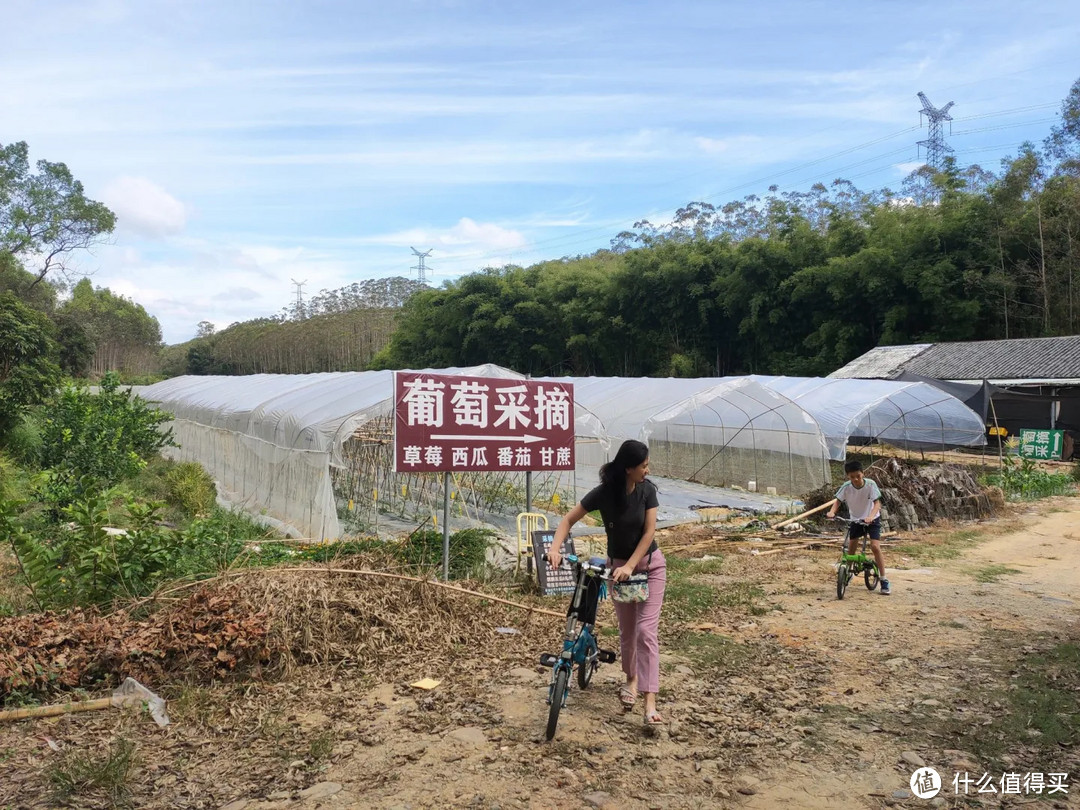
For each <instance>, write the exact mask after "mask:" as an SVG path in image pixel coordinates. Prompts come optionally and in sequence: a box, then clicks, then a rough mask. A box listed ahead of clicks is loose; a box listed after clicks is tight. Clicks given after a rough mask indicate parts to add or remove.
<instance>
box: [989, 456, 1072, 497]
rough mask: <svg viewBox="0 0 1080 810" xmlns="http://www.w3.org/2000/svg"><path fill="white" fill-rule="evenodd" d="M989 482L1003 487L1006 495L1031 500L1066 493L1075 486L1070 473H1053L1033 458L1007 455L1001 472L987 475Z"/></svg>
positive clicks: (1002, 462) (1003, 460)
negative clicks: (1017, 458) (1043, 468)
mask: <svg viewBox="0 0 1080 810" xmlns="http://www.w3.org/2000/svg"><path fill="white" fill-rule="evenodd" d="M986 480H987V483H989V484H992V485H994V486H999V487H1001V490H1002V492H1004V493H1005V497H1006V498H1009V499H1011V500H1022V501H1030V500H1035V499H1037V498H1049V497H1050V496H1051V495H1065V494H1067V493H1068V492H1070V491H1071V490H1072V488H1073V478H1072V476H1070V475H1064V474H1053V473H1048V472H1045V471H1044V470H1041V469H1039V467H1038V465H1037V464H1036V463H1035V461H1034V460H1033V459H1030V458H1022V459H1020V461H1019V463H1018V462H1017V461H1016V459H1015V458H1012V457H1010V456H1006V457H1005V458H1003V459H1002V461H1001V472H999V473H994V474H991V475H988V476H986Z"/></svg>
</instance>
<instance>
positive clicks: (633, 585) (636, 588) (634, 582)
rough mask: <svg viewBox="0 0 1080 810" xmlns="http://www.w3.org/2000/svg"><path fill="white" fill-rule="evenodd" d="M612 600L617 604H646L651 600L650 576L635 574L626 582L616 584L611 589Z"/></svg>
mask: <svg viewBox="0 0 1080 810" xmlns="http://www.w3.org/2000/svg"><path fill="white" fill-rule="evenodd" d="M611 598H612V599H613V600H614V601H616V602H644V601H646V600H648V598H649V575H648V574H647V573H646V574H635V575H634V576H632V577H630V579H628V580H626V581H625V582H616V583H614V585H613V586H612V588H611Z"/></svg>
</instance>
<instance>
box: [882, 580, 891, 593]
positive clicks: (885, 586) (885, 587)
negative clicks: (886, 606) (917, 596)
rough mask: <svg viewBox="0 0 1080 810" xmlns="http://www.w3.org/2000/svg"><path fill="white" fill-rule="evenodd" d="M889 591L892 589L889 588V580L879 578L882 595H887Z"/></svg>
mask: <svg viewBox="0 0 1080 810" xmlns="http://www.w3.org/2000/svg"><path fill="white" fill-rule="evenodd" d="M891 593H892V591H890V590H889V580H887V579H883V580H881V595H882V596H888V595H889V594H891Z"/></svg>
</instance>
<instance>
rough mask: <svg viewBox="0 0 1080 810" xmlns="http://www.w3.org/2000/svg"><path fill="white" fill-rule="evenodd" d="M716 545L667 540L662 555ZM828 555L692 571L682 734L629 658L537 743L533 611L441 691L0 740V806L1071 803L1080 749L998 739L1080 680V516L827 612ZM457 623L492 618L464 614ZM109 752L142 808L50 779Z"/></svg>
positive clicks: (220, 697)
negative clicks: (649, 713)
mask: <svg viewBox="0 0 1080 810" xmlns="http://www.w3.org/2000/svg"><path fill="white" fill-rule="evenodd" d="M704 531H706V529H705V528H703V527H687V528H684V529H674V530H670V531H669V532H668V533H667V537H666V538H664V540H662V542H664V541H665V540H666V541H670V542H673V543H676V542H677V543H685V542H686V541H687V540H688V539H689V538H691V536H692V535H693V534H694V532H704ZM835 556H836V551H835V550H834V549H831V548H826V549H824V550H808V549H798V550H793V551H790V552H784V553H781V554H776V555H771V556H758V557H755V556H751V555H749V554H745V553H728V554H727V555H726V556H725V557H724V559H723V560H716V559H714V560H708V559H706V560H705V561H704V562H699V563H693V564H690V566H689V567H688V568H687V569H686V570H685V572H684V573H683V575H682V577H683V578H682V580H681V581H680V587H679V588H677V589H674V590H673V593H672V597H671V598H672V602H671V606H670V607H671V609H670V611H668V612H667V613H666V614H665V619H664V621H663V638H662V648H663V650H664V655H663V673H662V691H661V696H660V709H661V711H662V712H663V713H664V715H665V717H666V718H667V719H668V721H669V722H668V724H667V726H665V727H664V728H663V729H662V730H661V731H659V732H658V733H652V734H649V733H646V730H645V729H644V728H643V727H642V723H641V716H640V713H638V712H634V713H632V714H627V715H624V714H622V712H621V711H620V708H619V703H618V699H617V695H616V688H617V685H618V683H619V682H620V681H621V677H622V676H621V672H620V670H619V665H618V664H615V665H608V666H604V667H602V668H601V669H600V671H599V673H598V674H597V676H596V678H595V679H594V681H593V684H592V686H591V687H590V688H589V689H588V690H587V691H584V692H582V691H579V690H577V688H576V684H575V688H574V689H573V691H572V692H571V703H570V705H568V706H567V708H566V709H565V710H564V711H563V713H562V716H561V719H560V723H559V729H558V734H557V736H556V739H555V740H554V741H553V742H551V743H547V742H544V740H543V732H544V725H545V722H546V719H547V707H546V705H545V703H544V698H545V695H546V690H547V676H546V675H545V674H544V673H543V672H542V671H540V669H539V668H538V667H537V666H536V663H537V657H538V656H539V654H540V653H541V652H544V651H545V650H548V651H549V650H552V649H553V648H554V647H555V646H556V644H557V641H558V639H559V636H560V632H561V622H560V621H559V620H558V619H555V618H548V619H544V620H542V621H541V620H539V619H537V618H535V617H534V618H533V619H532V620H530V621H525V620H522V621H521V622H520V623H519V624H518V625H516V626H514V629H517V630H519V633H517V634H516V635H506V634H504V633H498V632H496V630H495V627H494V626H493V627H492V628H491V630H492V632H491V641H490V644H489V646H488V647H487V648H486V649H480V648H476V647H475V646H468V647H466V646H464V645H458V646H454V643H453V639H449V640H448V642H447V643H448V644H449V645H450V646H451V647H452V650H451V652H452V657H453V665H452V667H451V668H450V669H449V670H448V671H447V670H446V669H445V668H444V670H443V671H442V674H441V680H442V682H441V684H440V685H439V686H438V687H436V688H435V689H433V690H431V691H423V690H419V689H415V688H413V687H410V686H409V684H410V683H412V682H414V681H416V680H417V679H419V678H422V677H425V676H427V675H431V674H433V673H432V672H430V671H426V670H425V666H424V664H423V663H420V664H418V665H414V666H413V667H411V668H410V669H409V670H408V671H401V672H399V673H397V674H396V675H394V677H390V678H386V677H384V678H375V677H373V676H372V675H371V674H369V673H367V672H366V671H365V668H364V665H363V661H351V662H349V663H348V664H347V665H342V666H337V667H327V666H322V667H314V666H309V667H304V668H301V669H300V670H298V671H296V672H295V673H294V674H293V675H292V676H291V677H290V678H289V679H288V680H286V681H280V682H277V683H260V682H249V683H224V684H218V685H214V686H211V687H199V686H187V687H183V686H177V685H169V684H149V686H151V688H154V689H155V690H156V691H158V692H159V693H161V694H163V695H164V696H166V697H167V698H169V701H170V702H169V711H170V714H171V715H172V718H173V720H174V724H173V725H172V726H170V727H169V728H168V729H166V730H160V729H158V728H157V727H156V726H155V725H154V724H153V723H152V722H151V721H150V720H149V719H148V718H147V717H145V716H141V715H140V714H139V713H137V712H130V711H107V712H98V713H86V714H78V715H69V716H64V717H59V718H51V719H44V720H37V721H23V722H19V723H15V724H9V725H5V726H0V807H11V808H16V807H17V808H24V807H25V808H45V807H63V806H69V807H109V806H123V803H124V802H125V801H126V803H127V805H128V806H133V807H147V808H166V807H168V808H222V807H227V808H229V810H241V808H242V810H271V809H274V810H278V809H280V810H285V809H286V808H316V807H325V808H353V807H355V808H427V807H476V808H488V809H489V810H492V809H493V808H496V807H498V808H503V809H504V810H505V808H518V807H521V808H525V807H528V808H582V807H609V808H630V809H633V808H746V809H747V810H758V809H760V810H765V809H766V808H770V809H771V808H780V807H787V808H807V809H808V810H814V809H815V808H880V807H884V806H899V807H930V806H940V807H972V806H985V807H1002V806H1004V807H1011V806H1020V805H1021V804H1025V803H1030V802H1032V801H1035V797H1034V796H1031V795H1029V796H1026V797H1025V796H1022V795H1021V796H1011V795H1010V796H1002V795H999V794H993V795H991V794H988V793H983V794H981V795H980V794H976V793H975V792H974V789H971V793H969V795H968V796H966V797H965V796H962V795H961V796H957V795H954V791H953V786H952V778H953V774H954V773H958V772H964V773H971V775H972V776H973V777H980V776H982V775H983V773H990V774H991V775H993V776H995V777H1000V776H1002V775H1003V774H1004V773H1005V772H1006V771H1016V772H1019V773H1030V772H1035V771H1038V772H1041V773H1044V774H1049V773H1051V772H1067V773H1069V777H1068V782H1069V783H1070V789H1069V793H1068V794H1062V793H1060V792H1059V793H1057V794H1056V795H1054V796H1052V797H1048V796H1045V795H1043V796H1041V797H1039V799H1040V800H1039V802H1038V804H1037V805H1036V806H1038V807H1048V808H1049V807H1057V808H1063V807H1080V752H1078V749H1077V743H1078V742H1080V741H1078V740H1076V739H1065V740H1063V741H1060V742H1058V743H1055V744H1053V745H1052V746H1049V747H1048V746H1047V745H1043V744H1042V741H1041V740H1040V739H1039V738H1038V735H1034V734H1031V733H1030V732H1024V733H1019V732H1018V733H1017V734H1016V736H1015V738H1010V737H1008V734H1009V733H1011V731H1010V728H1011V727H1009V726H1007V725H1002V723H1003V722H1004V720H1005V719H1006V718H1005V715H1008V714H1009V712H1010V711H1011V709H1010V706H1011V705H1012V704H1010V703H1009V700H1010V697H1009V696H1010V694H1012V693H1014V692H1016V691H1017V690H1019V689H1022V688H1024V687H1023V684H1024V683H1025V681H1024V678H1026V677H1028V674H1027V673H1030V672H1036V673H1038V674H1040V676H1044V680H1045V682H1046V683H1049V684H1051V685H1053V684H1055V683H1058V682H1059V679H1060V682H1066V680H1067V678H1069V677H1072V676H1071V675H1070V674H1069V673H1067V672H1061V671H1059V670H1057V669H1055V667H1057V666H1058V664H1056V663H1055V661H1056V660H1057V659H1052V658H1046V657H1045V656H1047V655H1048V654H1049V651H1053V650H1055V649H1059V648H1060V647H1061V646H1062V645H1067V644H1074V645H1075V644H1077V643H1078V642H1080V596H1078V594H1077V586H1076V581H1077V575H1076V572H1077V571H1080V499H1075V498H1055V499H1050V500H1048V501H1044V502H1041V503H1039V504H1038V505H1037V506H1023V507H1016V506H1011V507H1009V511H1008V514H1006V515H1005V516H1004V517H1002V518H999V519H995V520H985V521H980V522H978V523H970V524H965V525H944V526H939V527H935V529H934V530H933V531H923V532H920V533H919V534H918V535H916V534H912V533H907V534H905V535H903V536H902V537H901V538H900V542H899V544H894V545H892V546H890V547H889V548H888V549H887V550H886V564H887V566H888V567H889V571H888V575H889V579H890V580H891V583H892V587H893V595H891V596H889V597H883V596H881V595H880V594H879V593H878V592H876V591H875V592H869V591H867V589H866V588H865V587H863V585H862V584H861V582H860V581H855V582H853V583H852V584H851V586H850V587H849V589H848V593H847V595H846V596H845V598H844V599H843V600H842V601H841V600H837V598H836V593H835V573H834V568H833V562H834V559H835ZM710 593H711V594H712V596H709V594H710ZM562 605H563V601H562V600H558V599H556V600H552V601H551V603H550V607H552V608H556V609H561V606H562ZM461 609H462V610H472V609H477V608H475V607H474V603H472V602H468V601H464V600H463V601H462V602H461ZM506 621H508V622H513V619H512V617H511V618H510V619H506ZM612 624H613V622H612V616H611V608H610V605H608V604H605V605H603V606H602V608H601V616H600V625H601V626H602V627H606V628H608V629H607V631H606V632H605V633H604V635H603V641H604V642H606V643H609V644H615V643H617V642H616V639H615V637H614V636H613V635H611V631H610V628H611V626H612ZM436 674H438V673H436ZM1040 682H1041V681H1040ZM1068 683H1071V684H1075V683H1076V680H1075V679H1074V680H1071V681H1068ZM1069 688H1075V687H1069ZM1050 711H1051V713H1052V711H1053V708H1052V707H1051V709H1050ZM1003 734H1004V735H1005V736H1004V737H1002V736H1001V735H1003ZM118 739H126V740H131V741H133V742H134V743H135V746H136V749H135V750H136V755H135V756H136V759H135V764H134V766H133V768H132V770H131V772H130V774H129V775H128V778H127V780H126V785H127V788H128V792H127V794H126V797H125V794H123V793H121V794H116V795H114V796H112V797H110V796H109V795H107V794H106V792H105V791H104V789H103V788H101V787H100V786H98V787H95V786H85V787H83V788H81V789H79V790H77V791H75V792H74V793H72V794H71V795H70V796H69V797H67V798H64V797H63V796H62V795H61V794H59V793H57V791H56V789H55V785H56V780H55V775H56V774H57V773H58V772H61V773H62V772H66V771H65V769H70V767H71V765H72V763H73V762H75V761H77V760H78V759H79V758H80V757H82V758H84V759H85V758H93V757H99V756H102V754H103V752H104V751H105V750H106V749H107V748H108V745H109V743H110V742H115V741H116V740H118ZM905 754H906V755H908V759H909V760H912V761H914V759H913V758H915V757H917V760H918V761H922V762H925V763H926V765H929V766H933V767H935V768H936V769H937V770H938V771H939V772H940V773H941V775H942V777H943V781H945V783H946V784H945V787H944V789H943V790H942V792H941V794H940V795H939V796H938V797H937V798H936V799H934V800H933V802H931V800H922V799H917V798H912V797H910V793H906V792H907V791H908V789H909V778H910V776H911V774H912V772H913V770H915V768H916V767H917V765H915V764H911V763H910V762H906V761H905V760H904V759H903V756H904V755H905ZM50 774H52V777H51V776H50Z"/></svg>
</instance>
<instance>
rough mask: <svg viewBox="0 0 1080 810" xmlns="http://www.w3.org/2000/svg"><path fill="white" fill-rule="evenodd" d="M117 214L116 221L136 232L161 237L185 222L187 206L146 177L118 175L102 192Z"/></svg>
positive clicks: (170, 233)
mask: <svg viewBox="0 0 1080 810" xmlns="http://www.w3.org/2000/svg"><path fill="white" fill-rule="evenodd" d="M101 197H102V201H103V202H104V203H105V204H106V205H107V206H109V208H111V209H112V210H113V212H114V213H115V214H116V221H117V225H119V227H120V228H122V229H124V230H128V231H131V232H132V233H134V234H137V235H139V236H145V237H150V238H152V239H160V238H162V237H165V236H171V235H173V234H178V233H180V232H181V231H183V230H184V226H185V225H186V224H187V207H186V206H185V205H184V204H183V203H182V202H180V201H179V200H178V199H176V198H175V197H174V196H172V195H171V194H170V193H169V192H167V191H166V190H165V189H163V188H162V187H161V186H159V185H157V184H156V183H153V182H151V181H150V180H147V179H146V178H145V177H127V176H125V177H118V178H116V179H115V180H113V181H112V182H111V183H109V184H108V185H107V186H106V187H105V190H104V191H103V192H102V193H101Z"/></svg>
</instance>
